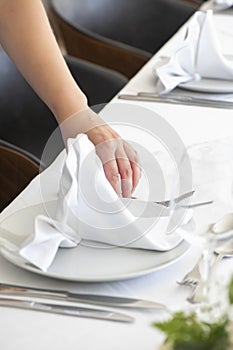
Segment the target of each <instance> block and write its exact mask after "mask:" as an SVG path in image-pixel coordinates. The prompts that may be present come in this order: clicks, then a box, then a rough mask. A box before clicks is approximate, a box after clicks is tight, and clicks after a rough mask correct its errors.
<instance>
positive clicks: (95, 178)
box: [20, 135, 190, 271]
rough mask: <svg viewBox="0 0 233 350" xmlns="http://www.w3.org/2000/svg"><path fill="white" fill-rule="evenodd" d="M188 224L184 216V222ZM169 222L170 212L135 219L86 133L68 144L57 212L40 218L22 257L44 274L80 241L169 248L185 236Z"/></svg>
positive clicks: (27, 241) (22, 252) (133, 246)
mask: <svg viewBox="0 0 233 350" xmlns="http://www.w3.org/2000/svg"><path fill="white" fill-rule="evenodd" d="M45 205H46V203H45ZM165 211H166V210H165ZM189 219H190V216H189ZM187 220H188V219H187V216H186V217H185V218H184V221H183V223H184V224H185V223H186V221H187ZM169 223H170V224H171V217H170V215H166V214H165V215H163V216H161V217H157V218H156V217H155V218H141V217H135V216H134V215H133V214H132V213H131V212H130V210H129V209H128V207H127V206H125V205H123V204H122V202H121V200H120V199H119V198H118V196H117V195H116V193H115V191H114V190H113V188H112V187H111V185H110V183H109V182H108V181H107V179H106V177H105V175H104V171H103V167H102V164H101V162H100V160H99V158H98V156H97V155H96V152H95V148H94V146H93V144H92V143H91V142H90V141H89V140H88V138H87V137H86V136H85V135H79V136H78V137H77V138H76V139H71V140H69V146H68V155H67V157H66V159H65V162H64V166H63V172H62V177H61V183H60V189H59V193H58V200H57V210H56V214H55V216H54V217H48V216H45V215H38V216H37V217H36V219H35V227H34V232H33V233H32V234H31V235H30V236H29V237H28V238H27V240H26V241H25V242H24V244H23V246H22V247H21V249H20V255H21V256H22V257H23V258H24V259H26V260H28V261H30V262H31V263H32V264H34V265H36V266H37V267H39V268H40V269H41V270H44V271H46V270H47V269H48V267H49V266H50V265H51V263H52V262H53V260H54V258H55V256H56V253H57V250H58V248H59V247H66V248H70V247H75V246H76V245H77V244H79V242H80V241H81V240H89V241H97V242H104V243H107V244H111V245H114V246H126V247H127V248H129V247H130V248H142V249H155V250H170V249H172V248H174V247H175V246H176V245H177V244H178V243H179V242H180V241H181V237H180V235H179V234H178V232H176V233H174V234H171V235H166V234H165V233H166V231H167V228H168V225H169Z"/></svg>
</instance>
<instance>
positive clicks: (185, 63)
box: [155, 10, 233, 94]
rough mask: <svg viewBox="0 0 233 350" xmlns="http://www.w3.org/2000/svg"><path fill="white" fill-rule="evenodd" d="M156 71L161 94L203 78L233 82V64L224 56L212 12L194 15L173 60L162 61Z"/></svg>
mask: <svg viewBox="0 0 233 350" xmlns="http://www.w3.org/2000/svg"><path fill="white" fill-rule="evenodd" d="M155 71H156V75H157V77H158V83H157V89H158V92H159V93H160V94H165V93H168V92H170V91H171V90H173V89H174V88H175V87H176V86H178V85H179V84H181V83H187V82H189V81H192V80H200V79H201V78H214V79H223V80H225V79H226V80H233V62H232V61H230V60H228V59H227V58H226V57H224V55H223V54H222V53H221V47H220V43H219V41H218V37H217V33H216V29H215V26H214V23H213V12H212V10H209V11H207V12H200V11H198V12H196V13H195V14H194V16H193V18H192V19H191V20H190V23H189V25H188V27H187V31H186V34H185V38H184V39H183V41H182V42H180V43H179V45H178V47H177V49H176V50H175V52H174V53H173V54H172V56H171V57H161V58H159V61H158V62H157V64H156V66H155Z"/></svg>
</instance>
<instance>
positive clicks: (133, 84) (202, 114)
mask: <svg viewBox="0 0 233 350" xmlns="http://www.w3.org/2000/svg"><path fill="white" fill-rule="evenodd" d="M229 17H230V16H228V15H225V16H223V15H218V16H217V18H216V22H217V25H218V26H219V28H220V31H222V34H221V35H222V43H223V46H224V50H225V52H226V53H228V54H233V47H232V36H233V28H232V26H230V25H229ZM225 19H227V20H225ZM183 30H184V28H183V29H181V30H180V32H178V33H177V34H176V35H175V36H174V37H173V38H172V39H171V40H170V41H169V42H168V43H167V45H165V46H164V47H163V48H162V50H161V51H160V53H159V54H167V53H169V52H170V51H171V50H172V47H173V45H175V43H176V40H177V39H178V38H179V36H180V35H182V33H183ZM226 32H227V34H226ZM154 59H155V57H154V58H153V59H152V60H151V61H150V62H149V63H148V64H146V65H145V67H144V68H143V69H142V70H141V71H140V72H139V73H138V74H137V75H136V76H135V77H134V78H133V79H132V80H131V81H130V82H129V84H128V85H127V86H126V87H125V88H124V89H123V91H122V92H124V93H134V92H137V91H141V90H144V91H153V88H154V81H153V76H152V74H151V69H152V66H153V61H154ZM113 101H114V102H116V103H128V102H123V101H120V100H117V99H114V100H113ZM131 103H132V102H131ZM135 104H138V105H142V106H145V107H147V108H150V109H152V110H153V111H156V112H157V113H158V114H160V115H161V116H162V117H163V118H165V119H166V120H167V121H168V122H169V123H170V124H171V125H172V126H173V127H174V128H175V130H176V131H177V132H178V134H179V135H180V137H181V138H182V140H183V142H184V143H185V144H186V145H188V144H192V143H196V142H201V141H206V140H213V139H216V138H220V137H226V136H231V135H233V131H232V130H233V112H232V110H220V109H213V108H201V107H188V106H182V105H180V106H174V105H168V104H157V103H145V102H144V103H143V102H137V103H135ZM36 181H38V180H35V181H34V182H33V183H32V184H31V185H30V187H29V188H28V189H26V190H25V191H24V192H23V193H22V194H21V195H20V196H19V197H18V198H17V199H16V200H15V201H14V202H13V203H12V204H11V205H10V206H9V207H8V208H7V209H6V210H5V211H4V212H3V213H2V214H1V216H0V219H1V220H2V219H4V217H6V216H7V215H9V214H10V213H11V212H14V211H15V210H17V209H18V208H20V207H21V206H22V205H23V206H25V205H27V203H31V201H32V200H33V198H34V199H35V198H36V191H37V189H36V188H37V186H36ZM48 190H49V189H48ZM199 254H200V249H199V248H198V247H192V248H190V250H189V251H188V252H187V253H186V254H185V255H184V256H183V257H182V258H181V259H180V260H179V261H177V262H175V263H174V264H172V265H170V266H168V267H166V268H164V269H162V270H160V271H157V272H154V273H151V274H149V275H147V276H144V277H140V278H135V279H132V280H127V281H119V282H113V283H93V284H91V283H90V284H87V283H72V282H63V281H59V280H53V279H49V278H44V277H42V276H39V275H34V274H32V273H30V272H27V271H24V270H21V269H20V268H17V267H15V266H14V265H12V264H11V263H9V262H8V261H6V260H5V259H4V258H3V257H1V256H0V281H3V282H12V283H18V284H28V285H33V286H41V287H46V288H50V287H51V288H53V289H59V288H61V289H69V290H70V291H77V292H93V293H104V294H109V295H124V296H131V297H138V298H146V299H151V300H155V301H158V302H162V303H165V304H166V305H167V306H168V307H169V308H171V309H172V310H177V309H180V308H183V307H186V306H187V302H186V297H187V296H188V294H189V293H190V290H189V288H185V287H180V286H178V285H177V283H176V281H177V280H180V279H181V278H182V277H183V276H184V274H185V273H186V272H187V271H188V270H189V269H190V268H191V267H192V266H193V265H194V263H195V261H196V260H197V258H198V256H199ZM94 268H95V267H94V266H93V269H94ZM216 273H217V274H218V275H219V276H221V275H226V274H230V273H233V265H232V261H231V260H227V259H226V260H224V261H222V262H221V264H220V265H219V268H218V270H217V271H216ZM124 312H126V310H125V311H124ZM127 313H129V314H132V315H134V316H135V317H136V322H135V323H134V324H120V323H113V322H105V321H97V320H90V319H81V318H73V317H68V316H58V315H49V314H45V313H38V312H37V313H35V312H32V311H24V310H16V309H8V308H1V312H0V329H1V331H0V344H1V348H2V349H4V350H16V349H17V350H19V349H24V350H31V349H33V350H37V349H38V350H41V349H44V350H47V349H56V350H64V349H67V350H74V349H82V350H85V349H88V350H90V349H101V350H102V349H108V350H118V349H123V350H127V349H130V350H131V349H132V350H142V349H145V350H154V349H157V348H158V346H159V344H160V343H161V341H162V339H163V336H162V335H161V334H160V333H159V332H158V331H156V330H154V329H153V328H152V327H151V322H152V321H154V320H159V319H162V318H163V317H165V314H164V313H163V312H149V313H148V312H147V313H145V312H144V313H142V312H129V311H127Z"/></svg>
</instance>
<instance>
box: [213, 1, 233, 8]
mask: <svg viewBox="0 0 233 350" xmlns="http://www.w3.org/2000/svg"><path fill="white" fill-rule="evenodd" d="M214 3H215V4H217V5H224V6H225V5H226V6H227V7H231V6H233V0H214Z"/></svg>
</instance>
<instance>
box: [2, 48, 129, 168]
mask: <svg viewBox="0 0 233 350" xmlns="http://www.w3.org/2000/svg"><path fill="white" fill-rule="evenodd" d="M65 60H66V62H67V65H68V67H69V69H70V71H71V73H72V75H73V77H74V79H75V80H76V81H77V82H78V84H79V85H80V87H81V88H82V89H83V91H84V92H85V93H86V95H87V97H88V100H89V104H90V106H95V105H98V108H99V109H100V108H101V104H104V103H107V102H108V101H109V100H111V99H112V97H113V96H114V95H116V94H117V92H118V91H119V90H120V89H121V88H123V86H124V85H125V84H126V83H127V78H126V77H124V76H122V75H121V74H119V73H117V72H114V71H111V70H109V69H106V68H103V67H99V66H97V65H95V64H92V63H90V62H85V61H83V60H79V59H77V58H73V57H70V56H66V57H65ZM102 106H103V105H102ZM57 126H58V125H57V122H56V120H55V118H54V116H53V115H52V113H51V112H50V110H49V109H48V107H47V106H46V105H45V104H44V103H43V102H42V101H41V100H40V98H39V97H38V96H37V95H36V93H35V92H34V91H33V90H32V88H31V87H30V86H29V85H28V84H27V82H26V81H25V80H24V78H23V77H22V75H21V74H20V73H19V71H18V70H17V68H16V66H15V65H14V64H13V62H12V61H11V60H10V59H9V58H8V56H7V55H6V54H5V53H4V52H3V51H2V50H0V139H2V140H5V141H7V142H9V143H11V144H13V145H16V146H18V147H20V148H21V149H24V150H26V151H28V152H30V153H31V154H33V155H35V156H36V157H37V158H39V159H41V156H42V154H43V150H44V147H45V145H46V143H47V141H48V139H49V137H50V136H51V134H52V133H53V132H54V130H55V129H56V128H57ZM62 148H64V144H63V141H62V138H61V136H60V135H59V133H57V140H56V143H55V146H54V149H53V150H51V152H50V153H49V154H48V155H47V159H45V158H43V161H44V163H45V164H44V165H48V164H50V163H51V162H52V161H53V160H54V158H56V156H57V155H58V154H59V152H60V151H61V150H62Z"/></svg>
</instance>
